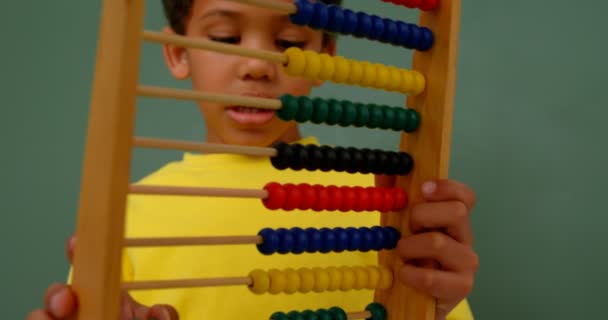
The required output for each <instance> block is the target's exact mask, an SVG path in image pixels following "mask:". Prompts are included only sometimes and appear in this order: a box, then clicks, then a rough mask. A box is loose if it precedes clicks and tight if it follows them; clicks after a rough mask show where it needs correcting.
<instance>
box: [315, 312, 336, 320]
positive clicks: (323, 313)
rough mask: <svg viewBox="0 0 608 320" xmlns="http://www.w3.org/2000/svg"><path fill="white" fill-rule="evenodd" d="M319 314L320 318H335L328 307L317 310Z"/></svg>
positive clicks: (322, 319) (321, 319)
mask: <svg viewBox="0 0 608 320" xmlns="http://www.w3.org/2000/svg"><path fill="white" fill-rule="evenodd" d="M317 316H318V317H319V320H333V318H332V316H331V312H329V311H328V310H327V309H319V310H317Z"/></svg>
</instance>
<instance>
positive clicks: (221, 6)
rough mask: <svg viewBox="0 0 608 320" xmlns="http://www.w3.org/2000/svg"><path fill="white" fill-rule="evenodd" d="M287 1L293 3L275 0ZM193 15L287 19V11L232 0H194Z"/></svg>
mask: <svg viewBox="0 0 608 320" xmlns="http://www.w3.org/2000/svg"><path fill="white" fill-rule="evenodd" d="M273 1H279V2H285V3H293V1H291V0H273ZM191 10H192V12H191V14H192V15H193V17H195V18H196V17H197V16H198V17H201V15H204V16H209V15H220V16H229V17H239V16H243V15H248V16H254V17H262V16H263V17H264V18H269V17H273V18H282V19H287V15H286V14H285V13H281V12H277V11H274V10H270V9H265V8H261V7H259V6H256V5H253V4H246V3H241V2H238V1H231V0H192V8H191Z"/></svg>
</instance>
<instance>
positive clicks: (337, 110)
mask: <svg viewBox="0 0 608 320" xmlns="http://www.w3.org/2000/svg"><path fill="white" fill-rule="evenodd" d="M340 119H342V103H341V102H340V101H337V100H335V99H330V100H329V114H328V115H327V120H326V121H325V123H327V124H329V125H334V124H337V123H338V122H339V121H340Z"/></svg>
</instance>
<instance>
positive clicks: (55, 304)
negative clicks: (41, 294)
mask: <svg viewBox="0 0 608 320" xmlns="http://www.w3.org/2000/svg"><path fill="white" fill-rule="evenodd" d="M61 292H62V291H59V292H56V293H55V294H54V295H52V296H51V299H50V301H49V307H50V308H51V312H52V313H53V314H56V313H57V312H58V311H59V308H60V307H61V299H60V297H59V295H61Z"/></svg>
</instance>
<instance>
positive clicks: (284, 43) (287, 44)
mask: <svg viewBox="0 0 608 320" xmlns="http://www.w3.org/2000/svg"><path fill="white" fill-rule="evenodd" d="M275 45H276V46H277V47H278V48H280V49H287V48H291V47H298V48H303V47H304V46H305V45H306V42H305V41H290V40H283V39H278V40H276V41H275Z"/></svg>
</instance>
